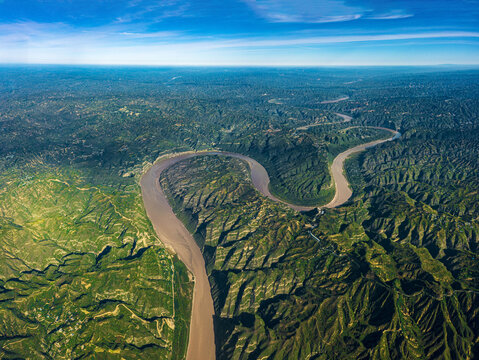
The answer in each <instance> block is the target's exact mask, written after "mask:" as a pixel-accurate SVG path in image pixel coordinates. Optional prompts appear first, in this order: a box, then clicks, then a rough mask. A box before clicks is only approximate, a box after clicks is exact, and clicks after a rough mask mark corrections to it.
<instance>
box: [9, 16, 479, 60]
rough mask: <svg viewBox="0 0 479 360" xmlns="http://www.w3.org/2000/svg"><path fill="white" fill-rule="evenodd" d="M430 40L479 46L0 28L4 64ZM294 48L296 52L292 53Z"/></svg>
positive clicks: (459, 35)
mask: <svg viewBox="0 0 479 360" xmlns="http://www.w3.org/2000/svg"><path fill="white" fill-rule="evenodd" d="M283 35H284V34H283ZM428 39H429V40H430V39H444V40H451V39H456V40H459V39H468V40H470V41H473V42H477V39H479V32H464V31H435V32H418V31H416V32H411V33H400V34H369V35H364V34H362V35H341V36H334V35H324V36H318V35H316V36H311V35H310V36H305V35H304V34H302V35H300V33H296V34H295V35H293V34H290V36H289V37H286V38H285V37H284V36H282V37H281V36H276V37H236V38H231V37H230V38H227V39H218V38H216V39H212V38H206V37H194V36H191V35H188V34H187V33H182V32H175V31H160V32H155V33H150V32H141V31H138V29H134V28H131V27H129V26H124V25H122V26H120V25H115V26H108V27H98V28H91V29H89V30H87V31H85V30H84V31H80V32H79V31H77V30H76V29H74V28H72V27H71V26H68V25H65V24H61V23H55V24H38V23H32V22H23V23H16V24H3V25H1V24H0V44H2V45H1V46H0V63H18V62H27V63H28V62H30V63H72V64H85V63H88V64H139V65H162V64H163V65H164V64H176V65H180V64H182V65H189V64H197V65H205V64H234V63H245V62H246V61H253V62H254V60H251V59H254V56H256V55H255V54H258V53H262V54H263V55H262V56H263V60H262V61H263V63H265V62H267V61H270V62H275V63H281V61H283V59H286V58H287V57H288V56H290V57H291V56H293V55H294V56H297V57H298V59H300V60H301V58H300V54H301V53H302V51H303V50H304V49H308V51H310V53H311V51H314V53H315V54H317V56H321V54H322V53H323V51H324V49H326V48H328V47H326V46H323V47H322V45H331V44H347V43H350V44H353V43H364V44H372V43H376V44H377V43H381V42H383V44H386V42H387V43H389V44H390V43H391V42H394V41H405V40H409V41H411V42H414V41H416V40H421V41H422V42H428V41H429V40H428ZM436 41H437V40H436ZM291 48H294V50H293V51H291ZM329 49H331V47H329ZM272 54H280V55H272ZM295 54H296V55H295ZM225 59H226V60H225ZM333 60H334V59H333ZM291 61H293V60H291ZM294 61H296V60H294ZM297 61H299V60H297Z"/></svg>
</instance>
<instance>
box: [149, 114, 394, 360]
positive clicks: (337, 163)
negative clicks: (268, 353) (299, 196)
mask: <svg viewBox="0 0 479 360" xmlns="http://www.w3.org/2000/svg"><path fill="white" fill-rule="evenodd" d="M345 116H346V115H345ZM376 128H377V127H376ZM379 129H383V130H388V131H390V132H391V133H393V134H394V136H393V137H391V138H389V139H383V140H376V141H372V142H369V143H366V144H362V145H358V146H355V147H353V148H351V149H348V150H346V151H344V152H342V153H341V154H339V155H338V156H337V157H336V158H335V159H334V161H333V164H332V166H331V174H332V177H333V181H334V184H335V187H336V193H335V196H334V198H333V200H332V201H331V202H330V203H329V204H327V205H325V206H324V207H326V208H333V207H338V206H340V205H342V204H344V203H345V202H346V201H348V199H349V198H350V197H351V195H352V192H351V189H350V188H349V183H348V181H347V179H346V177H345V176H344V170H343V166H344V161H345V160H346V159H347V158H348V157H349V156H350V155H351V154H354V153H357V152H360V151H363V150H365V149H367V148H369V147H372V146H376V145H378V144H381V143H384V142H386V141H390V140H392V139H395V138H397V137H398V134H399V133H398V132H396V131H394V130H390V129H385V128H379ZM198 155H222V156H229V157H234V158H238V159H241V160H243V161H245V162H246V163H247V164H248V166H249V168H250V174H251V180H252V183H253V186H254V187H255V188H256V189H257V190H258V191H259V192H260V193H261V194H263V195H264V196H266V197H268V198H270V199H271V200H273V201H276V202H281V203H283V204H285V205H287V206H289V207H290V208H292V209H294V210H297V211H307V210H311V209H314V208H315V207H308V206H300V205H295V204H290V203H287V202H285V201H282V200H280V199H278V198H276V197H275V196H274V195H273V194H271V192H270V191H269V183H270V179H269V175H268V173H267V171H266V169H265V168H264V167H263V166H262V165H261V164H260V163H258V162H257V161H256V160H254V159H252V158H250V157H248V156H244V155H241V154H236V153H230V152H221V151H202V152H185V153H180V154H172V155H167V156H165V157H163V158H161V159H159V160H158V161H157V162H156V163H155V164H154V165H153V166H152V167H151V168H150V169H149V170H148V171H147V172H146V173H145V174H144V175H143V176H142V178H141V181H140V185H141V191H142V196H143V202H144V204H145V209H146V212H147V214H148V217H149V218H150V221H151V222H152V224H153V227H154V229H155V231H156V233H157V235H158V237H159V238H160V239H161V241H162V242H163V243H164V244H165V245H166V246H167V247H169V248H171V249H172V250H173V251H174V252H175V253H176V254H177V255H178V258H179V259H180V260H181V261H182V262H183V263H184V264H185V265H186V267H187V268H188V269H189V271H190V272H191V273H192V274H193V276H194V279H195V286H194V290H193V304H192V313H191V323H190V335H189V343H188V352H187V357H186V358H187V360H209V359H214V358H215V336H214V328H213V315H214V307H213V299H212V297H211V291H210V284H209V280H208V275H207V273H206V267H205V262H204V258H203V255H202V253H201V250H200V248H199V247H198V245H197V243H196V242H195V240H194V238H193V236H192V235H191V234H190V233H189V231H188V230H187V229H186V227H185V226H184V224H183V223H182V222H181V221H180V220H179V219H178V218H177V217H176V216H175V214H174V212H173V210H172V208H171V206H170V204H169V203H168V199H167V197H166V195H165V193H164V191H163V189H162V188H161V186H160V182H159V179H160V176H161V173H162V172H163V171H164V170H166V169H168V168H169V167H170V166H172V165H173V164H175V163H177V162H180V161H183V160H186V159H189V158H192V157H195V156H198Z"/></svg>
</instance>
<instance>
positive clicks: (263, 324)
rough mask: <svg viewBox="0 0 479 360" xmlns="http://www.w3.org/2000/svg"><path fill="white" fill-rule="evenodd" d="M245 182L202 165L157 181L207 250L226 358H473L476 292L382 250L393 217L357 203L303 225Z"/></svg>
mask: <svg viewBox="0 0 479 360" xmlns="http://www.w3.org/2000/svg"><path fill="white" fill-rule="evenodd" d="M245 174H247V168H246V166H245V165H244V164H242V163H241V162H240V161H239V160H233V159H227V158H222V157H217V158H212V157H209V156H208V157H206V156H205V157H198V158H196V159H193V160H188V161H184V162H181V163H178V164H176V165H174V166H173V167H171V168H170V169H169V170H167V172H166V174H165V175H164V176H163V178H162V180H161V181H162V185H163V187H164V188H166V189H167V190H168V194H169V196H170V198H171V201H172V203H173V204H174V206H175V210H176V211H177V212H178V213H179V214H180V215H181V216H182V217H187V219H188V223H189V225H190V228H193V229H194V230H193V232H194V235H195V238H196V239H197V241H198V243H199V245H200V246H201V247H202V248H203V253H204V257H205V260H206V262H207V269H208V273H209V276H210V282H211V284H212V293H213V297H214V302H215V311H216V314H217V320H216V336H217V337H216V341H217V346H218V355H219V358H220V359H229V358H264V357H270V358H273V359H297V358H307V357H308V356H311V355H313V356H315V358H318V359H331V358H351V359H353V358H378V359H379V358H382V359H397V358H417V359H423V358H435V357H440V356H442V354H456V355H457V356H458V357H460V358H467V357H470V356H472V354H473V352H474V351H473V349H474V347H477V337H476V335H475V332H474V326H475V325H474V324H475V321H476V320H477V319H476V320H474V319H475V316H476V315H473V314H476V312H475V305H474V304H475V303H477V300H478V298H477V296H478V295H479V292H476V291H477V289H476V288H475V287H474V286H472V285H473V284H471V283H470V282H469V281H468V279H466V278H463V277H459V276H455V275H454V274H452V273H451V270H453V269H451V268H450V267H449V266H447V264H444V263H442V262H441V261H439V260H437V259H435V258H433V257H432V256H431V255H430V253H429V252H428V251H427V248H422V247H418V246H419V244H418V246H415V245H414V244H413V243H412V242H407V241H404V242H401V241H395V239H394V238H393V239H391V240H389V241H386V238H390V235H386V234H387V233H388V231H389V228H388V226H389V224H394V223H395V221H396V218H395V216H393V217H392V218H388V219H387V221H384V222H379V221H380V218H379V216H381V215H382V216H383V217H384V216H385V215H384V211H383V212H382V213H380V214H377V213H375V212H374V211H368V208H370V209H374V208H375V206H374V205H377V204H375V203H371V206H370V207H367V206H366V207H364V206H362V203H361V202H358V203H355V205H353V206H351V207H347V208H343V209H340V210H334V211H333V210H330V211H328V212H327V213H326V214H324V215H322V216H321V215H314V214H310V215H298V214H296V213H294V212H293V211H291V210H289V209H287V208H286V207H284V206H282V205H278V204H275V203H272V202H271V201H269V200H267V199H264V198H262V197H261V196H260V195H259V194H258V193H257V192H256V191H255V190H254V189H253V188H252V186H251V185H250V182H249V181H248V179H247V178H245ZM368 202H369V201H368ZM389 204H394V203H393V202H392V201H390V202H389ZM395 208H396V207H395ZM471 316H472V318H471ZM451 333H453V334H455V335H454V336H450V335H449V334H451Z"/></svg>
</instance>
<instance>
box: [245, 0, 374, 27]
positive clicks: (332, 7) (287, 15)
mask: <svg viewBox="0 0 479 360" xmlns="http://www.w3.org/2000/svg"><path fill="white" fill-rule="evenodd" d="M243 1H244V2H245V3H246V4H248V5H249V6H250V7H251V8H252V9H253V10H254V11H255V13H256V14H257V15H258V16H260V17H262V18H265V19H267V20H268V21H270V22H273V23H274V22H277V23H287V22H290V23H327V22H341V21H351V20H356V19H359V18H360V17H361V16H362V14H363V13H364V12H365V9H363V8H360V7H353V6H348V5H346V4H345V2H344V1H342V0H321V1H317V0H301V1H296V0H243Z"/></svg>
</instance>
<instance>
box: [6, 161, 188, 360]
mask: <svg viewBox="0 0 479 360" xmlns="http://www.w3.org/2000/svg"><path fill="white" fill-rule="evenodd" d="M0 183H1V185H2V186H0V189H1V190H0V211H1V217H0V257H1V260H0V299H1V301H0V334H1V336H0V357H1V358H4V359H9V358H11V359H18V358H28V359H51V358H54V359H73V358H84V357H95V358H98V357H101V358H120V355H121V357H123V358H130V359H132V358H138V359H148V358H150V359H159V358H164V359H169V358H172V356H173V357H174V358H182V357H183V356H184V354H185V351H186V347H185V343H184V339H185V338H187V336H188V326H189V314H190V304H189V299H190V297H191V291H192V283H191V282H190V280H189V278H188V274H187V272H186V269H185V267H184V265H183V264H182V263H180V262H179V261H178V260H177V259H176V258H174V257H173V256H172V255H170V254H169V253H168V252H167V251H166V250H165V249H164V248H163V247H162V246H161V245H160V243H159V241H158V239H157V238H156V237H155V236H154V235H153V234H154V232H153V231H152V229H151V225H150V223H149V221H148V219H147V217H146V215H145V213H144V210H143V207H142V200H141V197H140V194H139V191H138V189H137V186H136V185H135V184H134V183H133V182H132V181H131V180H130V181H124V182H123V184H122V185H121V186H120V188H114V187H111V186H102V185H96V186H94V185H92V182H91V181H87V179H86V178H85V176H84V174H82V173H81V172H78V171H74V170H72V169H68V168H61V167H57V168H54V167H51V166H46V165H42V164H39V163H35V164H31V166H30V167H29V168H25V169H22V170H20V169H18V170H16V171H12V172H7V173H5V172H4V173H2V174H1V175H0Z"/></svg>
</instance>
